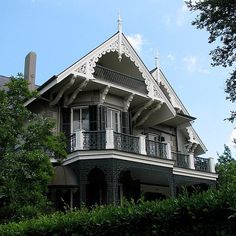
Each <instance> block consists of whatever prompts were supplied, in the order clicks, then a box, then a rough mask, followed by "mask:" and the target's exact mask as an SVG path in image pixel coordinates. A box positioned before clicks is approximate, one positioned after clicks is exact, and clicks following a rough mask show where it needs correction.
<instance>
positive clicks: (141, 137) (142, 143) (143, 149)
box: [137, 134, 147, 155]
mask: <svg viewBox="0 0 236 236" xmlns="http://www.w3.org/2000/svg"><path fill="white" fill-rule="evenodd" d="M137 137H139V153H140V154H142V155H147V151H146V135H143V134H140V135H138V136H137Z"/></svg>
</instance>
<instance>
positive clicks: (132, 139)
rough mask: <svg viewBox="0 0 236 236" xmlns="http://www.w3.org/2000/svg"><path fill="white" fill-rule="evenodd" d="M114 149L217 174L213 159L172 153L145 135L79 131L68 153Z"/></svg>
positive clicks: (74, 136) (167, 146)
mask: <svg viewBox="0 0 236 236" xmlns="http://www.w3.org/2000/svg"><path fill="white" fill-rule="evenodd" d="M105 149H114V150H118V151H122V152H128V153H134V154H141V155H145V156H147V157H152V158H161V159H169V160H174V161H175V166H176V167H180V168H186V169H194V170H198V171H204V172H212V173H214V172H215V166H214V163H213V160H212V158H202V157H194V156H193V155H191V154H183V153H179V152H171V148H170V144H169V143H166V142H158V141H153V140H148V139H146V136H145V135H142V134H140V135H139V136H133V135H129V134H124V133H117V132H114V131H113V130H112V129H107V130H104V131H83V130H79V131H77V132H76V133H74V134H72V135H71V136H70V137H69V139H68V150H67V151H68V153H71V152H74V151H78V150H105Z"/></svg>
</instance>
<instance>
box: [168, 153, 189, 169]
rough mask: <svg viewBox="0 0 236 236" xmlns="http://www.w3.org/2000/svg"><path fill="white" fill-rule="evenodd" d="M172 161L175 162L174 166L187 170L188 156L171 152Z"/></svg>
mask: <svg viewBox="0 0 236 236" xmlns="http://www.w3.org/2000/svg"><path fill="white" fill-rule="evenodd" d="M172 159H173V160H175V165H176V166H178V167H182V168H189V155H186V154H183V153H179V152H172Z"/></svg>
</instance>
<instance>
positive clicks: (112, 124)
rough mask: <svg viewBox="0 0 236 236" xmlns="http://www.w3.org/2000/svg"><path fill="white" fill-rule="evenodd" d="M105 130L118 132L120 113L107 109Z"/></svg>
mask: <svg viewBox="0 0 236 236" xmlns="http://www.w3.org/2000/svg"><path fill="white" fill-rule="evenodd" d="M107 128H111V129H113V130H114V131H115V132H120V111H118V110H114V109H111V108H108V109H107Z"/></svg>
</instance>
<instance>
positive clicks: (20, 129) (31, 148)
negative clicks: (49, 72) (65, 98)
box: [0, 74, 66, 220]
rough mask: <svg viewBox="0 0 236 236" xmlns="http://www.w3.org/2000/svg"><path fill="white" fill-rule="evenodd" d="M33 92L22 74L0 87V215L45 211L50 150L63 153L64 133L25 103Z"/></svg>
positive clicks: (59, 156) (61, 155) (57, 156)
mask: <svg viewBox="0 0 236 236" xmlns="http://www.w3.org/2000/svg"><path fill="white" fill-rule="evenodd" d="M36 95H37V93H36V92H31V91H29V89H28V84H27V81H26V80H24V79H23V76H22V74H18V75H17V76H16V77H12V78H11V80H10V82H9V83H8V84H7V86H6V89H2V90H0V207H1V208H0V216H1V217H0V218H4V217H5V218H10V217H11V218H21V217H27V216H28V217H31V216H35V215H37V214H40V213H42V212H44V211H45V209H46V207H47V204H48V202H47V198H46V194H45V193H46V191H47V186H48V183H49V181H50V180H51V178H52V176H53V167H52V164H51V162H50V158H49V154H50V155H53V157H54V158H55V159H58V160H61V159H62V158H64V157H65V156H66V151H65V142H64V140H63V136H61V135H54V134H53V132H52V129H53V127H54V123H53V122H52V121H51V120H49V119H48V118H45V117H43V116H40V115H36V114H33V113H32V112H30V111H29V110H28V109H27V108H26V107H25V105H24V104H25V102H26V101H27V100H28V99H30V98H32V97H34V96H36ZM0 220H1V219H0Z"/></svg>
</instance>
